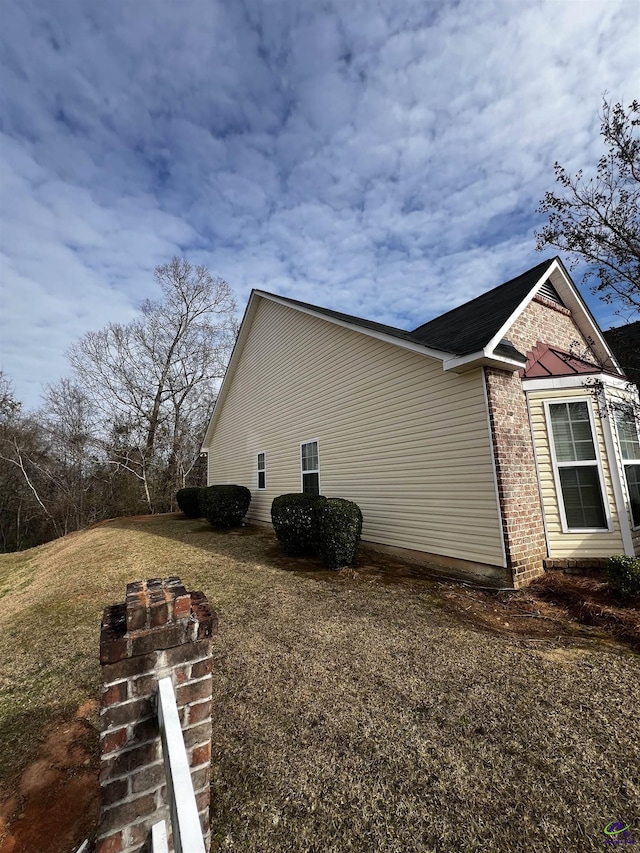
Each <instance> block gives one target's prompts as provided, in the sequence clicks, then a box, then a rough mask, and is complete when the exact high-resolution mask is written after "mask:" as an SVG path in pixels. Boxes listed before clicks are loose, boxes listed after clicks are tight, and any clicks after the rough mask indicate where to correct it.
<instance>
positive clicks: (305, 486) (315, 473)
mask: <svg viewBox="0 0 640 853" xmlns="http://www.w3.org/2000/svg"><path fill="white" fill-rule="evenodd" d="M300 452H301V466H302V491H303V492H305V494H308V495H319V494H320V457H319V455H318V442H317V441H306V442H304V443H303V444H301V445H300Z"/></svg>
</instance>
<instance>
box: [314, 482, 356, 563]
mask: <svg viewBox="0 0 640 853" xmlns="http://www.w3.org/2000/svg"><path fill="white" fill-rule="evenodd" d="M361 533H362V512H361V511H360V507H359V506H358V504H356V503H354V502H353V501H347V500H344V498H326V499H325V502H324V503H323V504H322V506H321V507H320V511H319V512H318V517H317V532H316V541H317V547H318V553H319V554H320V557H321V558H322V563H323V565H324V566H326V568H328V569H341V568H342V567H343V566H349V565H351V563H353V561H354V560H355V558H356V554H357V552H358V544H359V542H360V535H361Z"/></svg>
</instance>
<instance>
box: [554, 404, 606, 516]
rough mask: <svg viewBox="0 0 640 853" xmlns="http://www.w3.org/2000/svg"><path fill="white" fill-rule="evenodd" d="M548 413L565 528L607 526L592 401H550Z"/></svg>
mask: <svg viewBox="0 0 640 853" xmlns="http://www.w3.org/2000/svg"><path fill="white" fill-rule="evenodd" d="M547 415H548V420H549V424H550V427H551V435H552V438H553V448H552V449H553V461H554V474H555V477H556V486H557V488H558V490H559V492H560V495H561V497H562V503H561V507H560V511H561V516H562V521H563V525H562V526H563V529H565V531H568V530H602V529H608V527H609V525H608V523H607V516H606V513H605V505H604V499H603V482H602V471H601V469H600V461H599V459H598V453H597V449H596V444H595V442H594V439H593V434H594V431H593V424H592V422H591V414H590V407H589V403H588V402H587V401H586V400H576V401H571V402H563V403H547Z"/></svg>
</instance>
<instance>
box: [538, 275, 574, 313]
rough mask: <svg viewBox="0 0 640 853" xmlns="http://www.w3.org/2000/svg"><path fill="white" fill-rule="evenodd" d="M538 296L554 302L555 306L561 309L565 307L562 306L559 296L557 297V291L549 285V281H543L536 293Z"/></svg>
mask: <svg viewBox="0 0 640 853" xmlns="http://www.w3.org/2000/svg"><path fill="white" fill-rule="evenodd" d="M538 296H544V298H545V299H549V300H550V301H551V302H555V303H556V305H562V307H563V308H566V307H567V306H566V305H565V304H564V302H563V301H562V299H560V296H559V295H558V291H557V290H556V289H555V287H554V286H553V285H552V284H551V282H550V281H549V279H547V280H546V281H545V283H544V284H543V285H542V287H541V288H540V290H539V291H538Z"/></svg>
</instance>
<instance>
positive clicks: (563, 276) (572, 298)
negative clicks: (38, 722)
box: [485, 258, 623, 376]
mask: <svg viewBox="0 0 640 853" xmlns="http://www.w3.org/2000/svg"><path fill="white" fill-rule="evenodd" d="M548 279H552V284H553V286H554V287H555V289H556V290H557V291H558V295H559V296H560V297H561V298H562V301H563V302H564V304H565V305H566V307H567V308H568V309H569V310H570V311H571V314H572V316H573V318H574V320H575V321H576V323H577V325H578V327H579V329H580V331H581V332H582V334H583V335H584V336H585V338H586V339H587V341H589V340H590V339H591V341H593V344H594V346H593V347H592V348H593V350H594V352H595V354H596V356H597V357H598V358H599V359H600V361H601V362H602V363H603V364H606V363H607V362H609V363H611V364H612V365H613V367H614V369H615V370H616V371H617V372H618V373H619V374H620V375H621V376H622V375H623V371H622V370H621V368H620V365H619V364H618V362H617V360H616V358H615V356H614V354H613V353H612V352H611V349H610V348H609V345H608V344H607V342H606V341H605V339H604V336H603V335H602V332H601V331H600V329H599V328H598V324H597V323H596V321H595V319H594V318H593V316H592V314H591V312H590V311H589V309H588V308H587V306H586V304H585V302H584V300H583V299H582V297H581V296H580V294H579V293H578V291H577V289H576V287H575V285H574V283H573V282H572V281H571V279H570V278H569V276H568V275H567V273H566V272H565V270H564V268H563V266H562V264H561V263H560V262H559V261H558V259H557V258H554V260H553V263H551V264H550V265H549V268H548V269H547V271H546V272H545V273H544V275H542V276H541V277H540V278H539V279H538V281H537V283H536V284H535V285H534V286H533V287H532V288H531V290H530V291H529V293H528V294H527V295H526V296H525V298H524V299H523V300H522V302H521V303H520V305H518V307H517V308H516V310H515V311H514V312H513V314H512V315H511V316H510V317H509V319H508V320H507V322H506V323H505V324H504V325H503V326H502V328H501V329H499V331H498V332H497V333H496V334H495V335H494V336H493V338H492V339H491V340H490V341H489V343H488V345H487V346H486V348H485V351H487V352H488V353H490V354H492V353H493V350H494V348H495V347H496V346H497V345H498V344H499V343H500V341H501V340H502V339H503V338H504V337H505V336H506V334H507V332H508V331H509V329H510V328H511V326H513V324H514V323H515V321H516V320H517V319H518V317H520V315H521V314H522V313H523V312H524V310H525V308H526V307H527V305H528V304H529V303H530V302H531V300H532V299H533V297H534V296H535V295H536V293H538V291H539V290H540V288H541V287H542V285H543V284H544V283H545V281H547V280H548Z"/></svg>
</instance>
